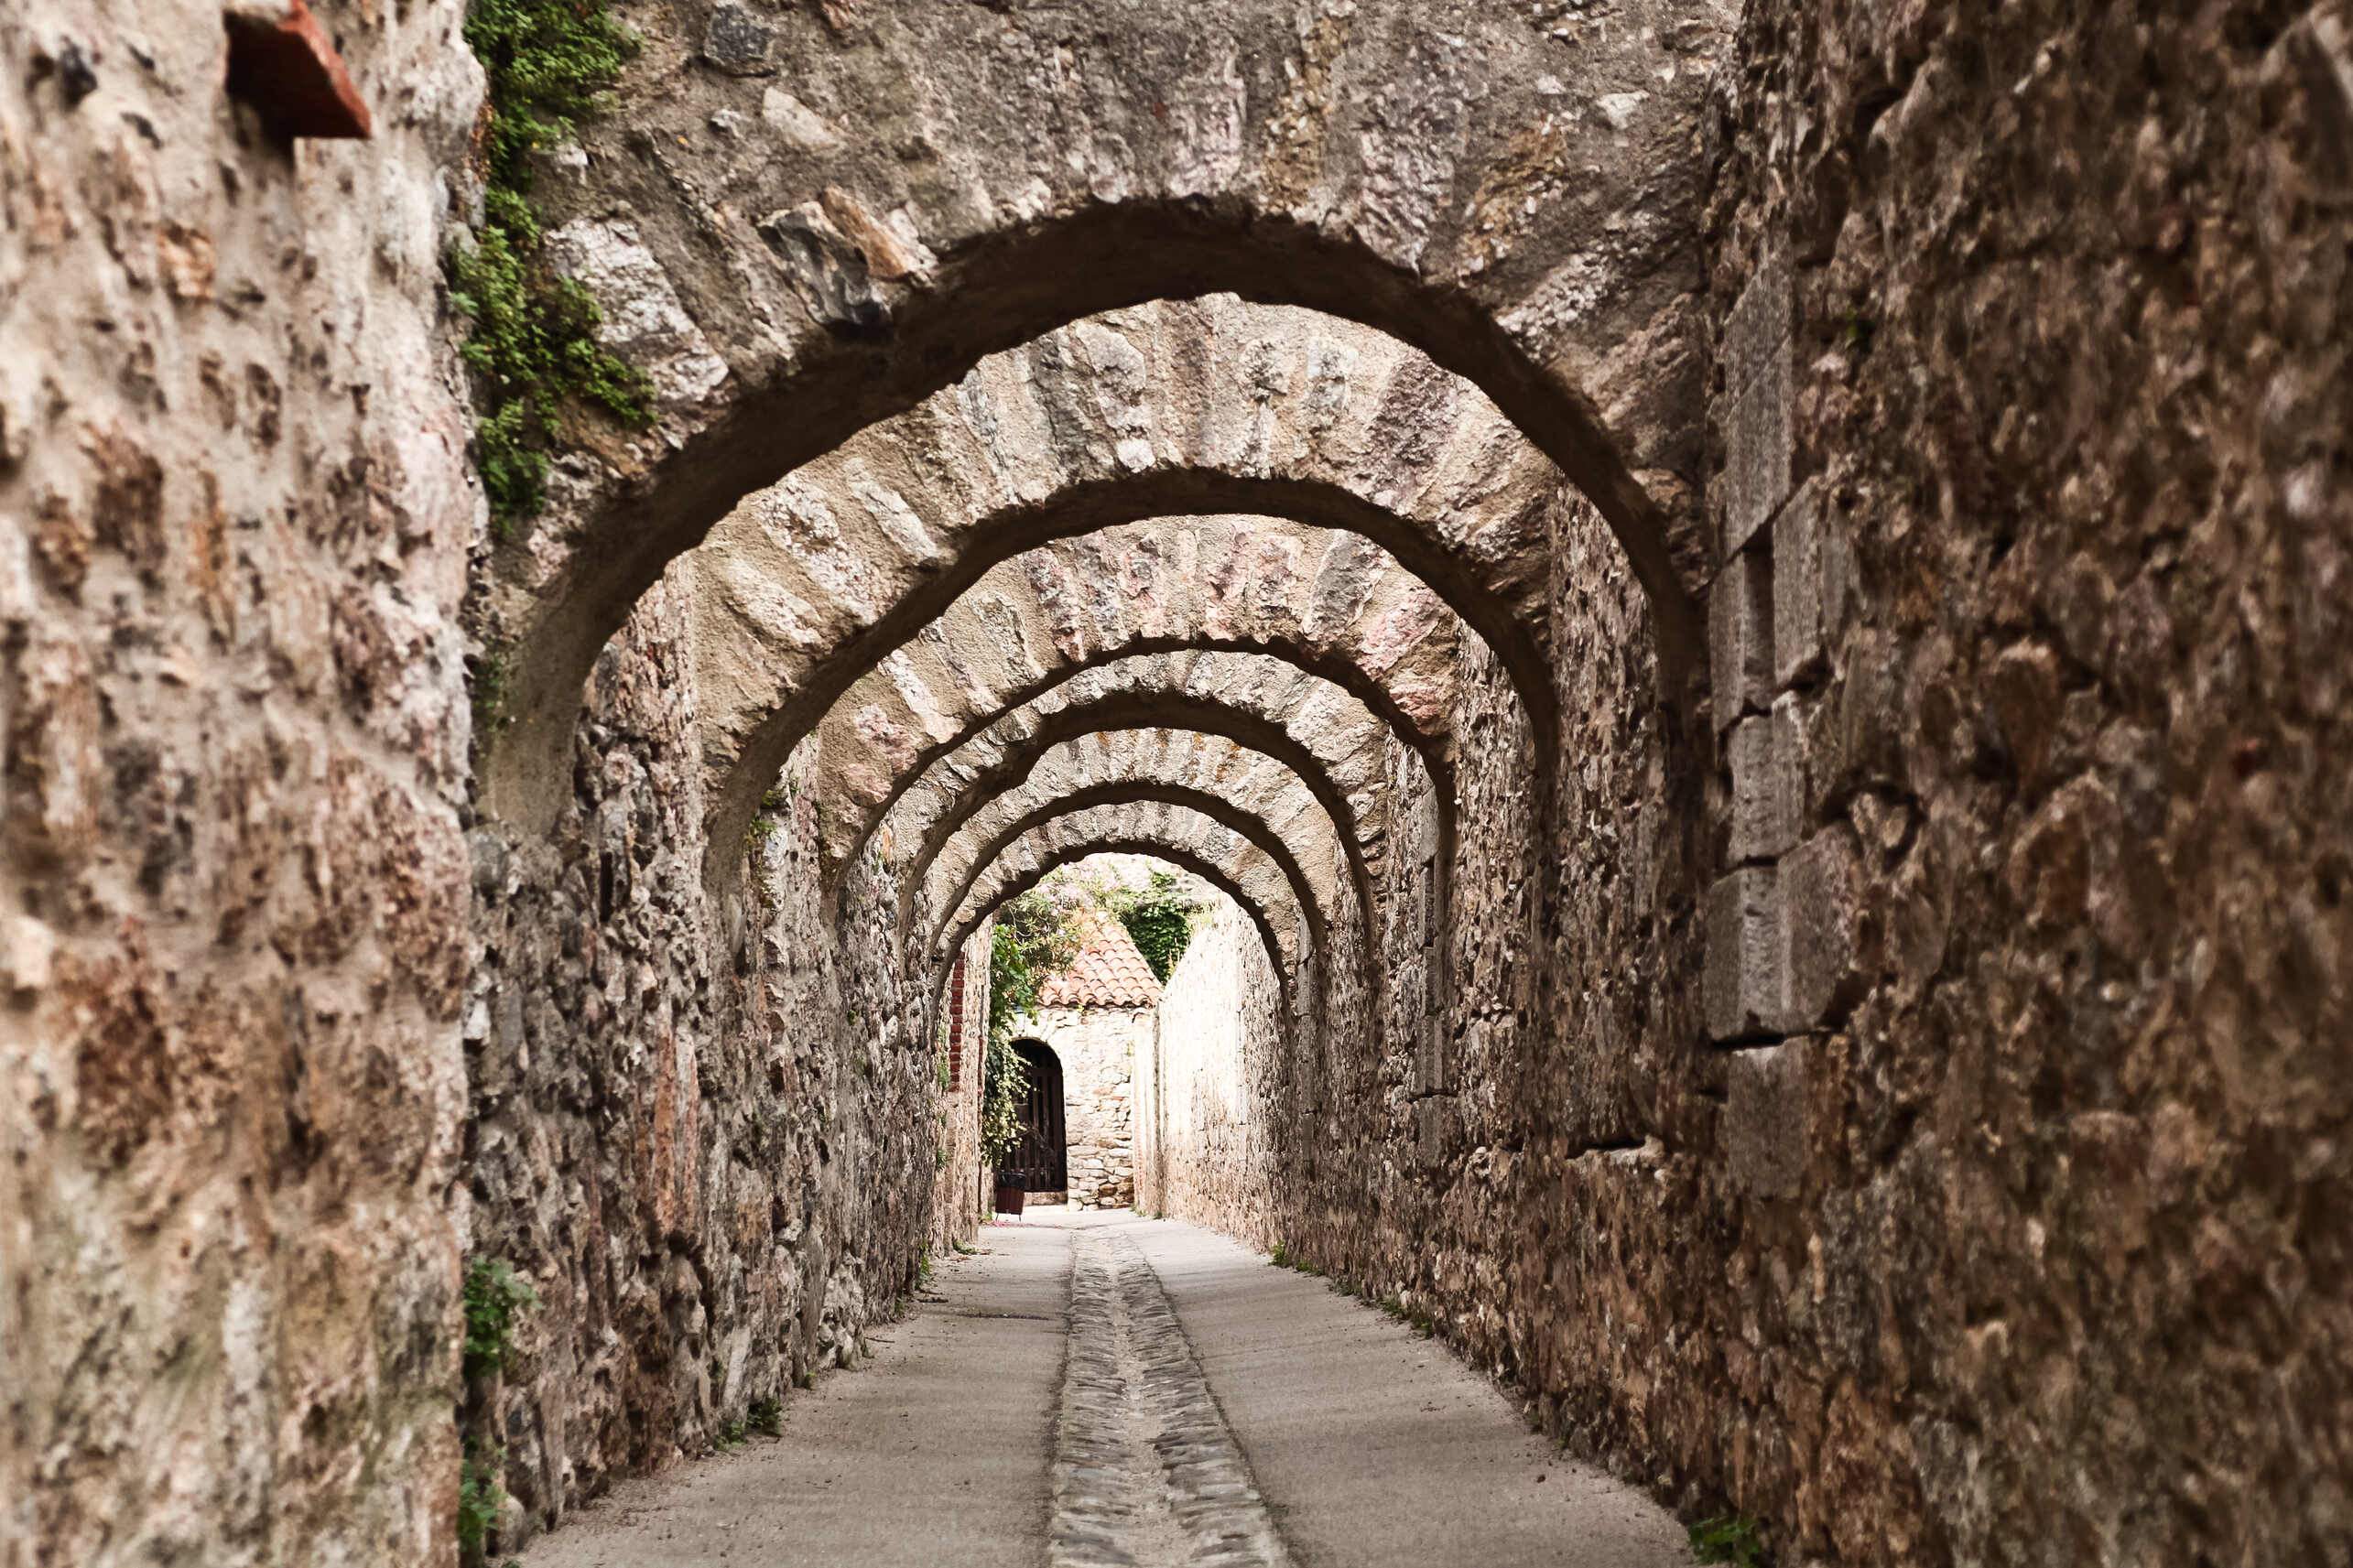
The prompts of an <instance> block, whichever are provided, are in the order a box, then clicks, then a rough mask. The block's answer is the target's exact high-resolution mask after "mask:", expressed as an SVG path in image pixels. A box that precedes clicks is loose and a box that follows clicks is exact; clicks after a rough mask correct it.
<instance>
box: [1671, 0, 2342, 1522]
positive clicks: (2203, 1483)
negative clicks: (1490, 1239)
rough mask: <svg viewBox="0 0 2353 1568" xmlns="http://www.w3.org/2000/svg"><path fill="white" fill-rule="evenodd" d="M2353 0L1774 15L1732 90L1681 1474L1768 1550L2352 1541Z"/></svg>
mask: <svg viewBox="0 0 2353 1568" xmlns="http://www.w3.org/2000/svg"><path fill="white" fill-rule="evenodd" d="M2348 20H2353V19H2349V18H2348V12H2347V10H2346V8H2345V7H2344V6H2343V5H2341V4H2332V5H2310V6H2308V5H2272V6H2256V5H2232V6H2223V7H2211V8H2207V9H2205V10H2200V11H2195V12H2192V11H2181V12H2173V13H2167V14H2165V15H2163V16H2155V15H2140V14H2131V13H2126V12H2118V11H2110V10H2103V9H2100V8H2092V9H2089V10H2087V9H2085V8H2083V7H2078V6H2070V5H2056V4H2047V3H2045V4H2031V5H2022V6H2011V7H2006V8H2004V9H2003V10H2002V12H2001V14H2000V16H1998V17H1990V16H1984V15H1981V14H1979V13H1977V12H1975V11H1968V10H1965V9H1964V8H1962V7H1959V6H1956V5H1926V6H1921V7H1916V8H1914V9H1912V10H1908V11H1904V12H1901V13H1892V12H1891V13H1872V12H1865V11H1856V12H1852V13H1849V12H1843V11H1831V12H1827V13H1826V12H1823V11H1821V10H1819V9H1818V8H1816V7H1813V6H1795V5H1785V4H1764V5H1757V6H1754V7H1752V8H1751V14H1750V16H1749V19H1748V23H1747V26H1746V27H1745V29H1744V33H1743V36H1742V38H1741V39H1740V53H1739V56H1738V59H1737V64H1736V66H1735V67H1734V68H1733V69H1731V70H1730V71H1729V73H1728V74H1727V75H1726V77H1725V78H1724V80H1723V81H1722V82H1721V83H1720V91H1719V105H1720V109H1719V116H1718V120H1717V124H1716V126H1715V128H1714V136H1715V146H1716V152H1715V154H1714V157H1715V160H1716V163H1717V174H1716V178H1715V190H1716V196H1715V201H1714V207H1713V211H1712V220H1711V227H1712V234H1711V241H1712V243H1711V250H1712V254H1713V260H1714V268H1715V271H1714V277H1713V280H1712V284H1711V293H1712V296H1713V297H1714V299H1715V301H1716V306H1717V308H1716V317H1717V320H1716V332H1717V336H1718V341H1719V350H1718V352H1717V354H1716V356H1715V357H1716V362H1717V367H1718V377H1717V385H1716V388H1715V394H1716V415H1715V418H1716V423H1717V425H1718V427H1719V438H1718V439H1719V445H1720V447H1721V448H1722V449H1723V451H1724V453H1725V468H1724V470H1723V471H1722V472H1721V473H1720V474H1719V476H1718V479H1717V481H1716V482H1715V483H1714V484H1713V485H1712V486H1711V497H1712V498H1713V499H1712V500H1711V511H1712V512H1713V513H1714V514H1715V517H1716V521H1717V522H1718V524H1719V548H1720V549H1721V550H1722V551H1723V552H1725V553H1726V557H1727V558H1726V563H1725V567H1724V576H1723V578H1722V579H1720V581H1719V590H1718V596H1719V600H1721V601H1722V602H1721V604H1720V605H1719V611H1721V612H1723V613H1724V614H1725V615H1726V617H1727V621H1726V627H1725V629H1726V631H1727V634H1728V637H1729V639H1730V642H1731V643H1732V644H1733V646H1732V649H1731V650H1730V652H1731V653H1732V654H1733V657H1732V659H1731V662H1732V663H1733V664H1734V665H1736V666H1737V668H1738V671H1739V676H1738V679H1737V681H1736V682H1735V683H1732V684H1734V685H1736V686H1737V696H1738V697H1739V699H1740V703H1739V706H1740V708H1742V709H1744V710H1745V711H1746V712H1748V713H1749V714H1750V715H1751V716H1752V717H1751V718H1749V719H1743V720H1742V722H1741V724H1740V727H1739V728H1738V729H1736V730H1732V731H1731V734H1732V737H1733V740H1732V743H1731V745H1730V747H1729V748H1728V750H1729V752H1730V762H1731V786H1732V790H1731V794H1732V804H1733V807H1734V810H1733V813H1732V822H1731V828H1730V839H1731V845H1730V849H1729V850H1728V857H1727V858H1728V860H1730V861H1735V862H1740V861H1745V862H1747V863H1748V865H1749V866H1751V867H1752V868H1754V869H1753V870H1751V871H1746V872H1741V873H1735V874H1736V875H1739V876H1740V877H1742V879H1743V881H1742V882H1741V884H1740V886H1739V887H1738V889H1737V890H1736V891H1735V892H1732V893H1730V894H1727V893H1726V892H1724V891H1723V885H1722V884H1720V883H1719V888H1718V891H1717V892H1715V893H1713V894H1711V904H1712V903H1718V902H1719V901H1722V902H1729V903H1739V904H1740V905H1741V906H1743V918H1742V921H1741V924H1742V925H1746V926H1747V927H1748V928H1749V929H1750V930H1751V932H1752V933H1753V932H1755V931H1757V930H1758V929H1759V928H1760V927H1761V928H1762V930H1763V931H1764V932H1766V933H1768V934H1771V933H1773V931H1774V929H1775V926H1776V925H1778V935H1777V936H1776V937H1775V938H1774V942H1775V946H1774V948H1773V951H1772V952H1770V953H1769V954H1766V955H1764V957H1767V958H1769V959H1770V961H1769V962H1763V963H1760V962H1759V961H1758V959H1759V955H1758V954H1757V953H1756V952H1755V951H1754V944H1753V943H1751V944H1749V945H1748V946H1749V961H1748V962H1746V963H1743V962H1740V961H1739V959H1738V958H1737V957H1736V956H1735V954H1734V952H1733V951H1732V950H1733V949H1735V948H1738V947H1740V946H1741V945H1740V944H1739V943H1736V942H1734V941H1733V940H1732V939H1731V938H1730V935H1729V934H1727V933H1726V932H1724V931H1723V930H1722V929H1721V928H1720V927H1719V928H1718V929H1711V933H1710V937H1711V944H1713V946H1714V951H1712V952H1711V960H1710V968H1711V971H1712V972H1713V973H1715V974H1716V975H1717V976H1719V977H1720V978H1721V979H1720V980H1719V983H1717V984H1714V985H1711V988H1710V993H1709V998H1708V1010H1709V1012H1710V1014H1711V1021H1710V1022H1711V1032H1712V1033H1719V1034H1730V1035H1731V1036H1733V1037H1734V1038H1735V1039H1736V1040H1737V1041H1738V1042H1740V1043H1741V1044H1746V1043H1747V1042H1749V1041H1751V1040H1756V1039H1762V1038H1767V1037H1770V1036H1774V1035H1783V1036H1786V1037H1787V1039H1786V1040H1785V1041H1784V1043H1783V1044H1778V1045H1767V1046H1764V1047H1762V1048H1760V1049H1743V1050H1740V1051H1738V1052H1736V1053H1734V1054H1733V1056H1732V1058H1731V1062H1730V1083H1729V1086H1728V1087H1729V1097H1730V1098H1729V1101H1728V1105H1727V1108H1726V1113H1725V1118H1724V1123H1725V1137H1724V1139H1723V1141H1722V1149H1723V1162H1724V1165H1725V1167H1726V1172H1725V1179H1726V1180H1727V1181H1729V1182H1730V1184H1731V1185H1732V1187H1733V1189H1734V1191H1735V1193H1736V1194H1737V1195H1738V1197H1739V1202H1738V1205H1737V1206H1733V1205H1731V1204H1729V1203H1728V1204H1727V1205H1726V1207H1727V1209H1728V1210H1730V1212H1731V1213H1733V1214H1735V1215H1737V1217H1738V1222H1739V1227H1738V1230H1737V1232H1735V1233H1733V1234H1735V1235H1736V1236H1737V1242H1736V1249H1735V1251H1734V1253H1733V1262H1734V1267H1733V1271H1732V1272H1731V1274H1730V1280H1729V1281H1728V1282H1729V1283H1730V1285H1731V1286H1732V1289H1733V1292H1734V1294H1735V1295H1736V1296H1737V1298H1738V1302H1739V1305H1738V1309H1737V1310H1738V1313H1739V1318H1740V1323H1741V1325H1742V1328H1743V1333H1742V1335H1741V1336H1740V1344H1739V1346H1738V1347H1737V1349H1735V1348H1734V1347H1728V1353H1727V1357H1726V1369H1727V1372H1728V1373H1729V1374H1730V1377H1731V1381H1732V1384H1733V1387H1735V1388H1736V1389H1737V1390H1738V1391H1739V1393H1740V1398H1741V1400H1742V1401H1743V1402H1744V1403H1746V1404H1748V1405H1750V1406H1751V1408H1753V1409H1755V1410H1757V1411H1760V1412H1773V1411H1779V1412H1782V1413H1781V1415H1780V1416H1779V1417H1778V1418H1777V1419H1776V1420H1775V1421H1773V1422H1770V1423H1768V1424H1765V1425H1762V1426H1761V1427H1760V1428H1759V1431H1758V1434H1757V1437H1756V1439H1755V1440H1754V1441H1753V1444H1752V1446H1751V1449H1750V1450H1749V1451H1748V1452H1746V1453H1743V1454H1736V1455H1733V1456H1732V1457H1734V1458H1736V1459H1737V1461H1738V1462H1737V1463H1732V1464H1728V1465H1726V1466H1725V1467H1724V1472H1723V1473H1724V1475H1725V1477H1726V1481H1727V1483H1728V1487H1729V1489H1730V1491H1732V1492H1733V1493H1734V1495H1736V1496H1737V1497H1738V1498H1740V1501H1741V1502H1742V1503H1743V1504H1744V1505H1746V1506H1749V1507H1751V1508H1752V1509H1756V1510H1758V1511H1761V1512H1764V1513H1767V1514H1770V1515H1771V1516H1773V1517H1774V1518H1776V1519H1780V1520H1783V1521H1784V1522H1785V1523H1786V1524H1787V1525H1788V1526H1790V1527H1791V1528H1792V1530H1793V1533H1794V1535H1795V1539H1796V1540H1798V1541H1802V1542H1803V1544H1804V1545H1805V1548H1806V1549H1807V1550H1813V1551H1831V1550H1835V1551H1837V1552H1839V1553H1841V1554H1842V1555H1845V1556H1849V1557H1851V1558H1854V1559H1858V1560H1862V1559H1869V1558H1872V1557H1877V1556H1904V1555H1910V1556H1913V1557H1914V1558H1916V1559H1919V1560H1923V1561H1929V1562H1937V1561H1944V1560H1947V1559H1950V1560H1957V1561H2001V1562H2019V1563H2061V1562H2081V1561H2085V1560H2087V1559H2089V1558H2095V1557H2105V1558H2107V1559H2109V1560H2111V1561H2118V1562H2163V1561H2196V1560H2201V1559H2204V1560H2208V1561H2217V1562H2280V1561H2292V1560H2297V1559H2299V1558H2314V1557H2316V1558H2319V1559H2321V1560H2326V1557H2327V1555H2328V1554H2329V1553H2330V1552H2336V1553H2337V1554H2338V1555H2340V1556H2341V1554H2342V1552H2343V1550H2344V1542H2345V1541H2347V1540H2348V1538H2353V1495H2349V1494H2348V1489H2347V1487H2346V1486H2345V1484H2344V1481H2343V1477H2345V1476H2348V1474H2353V1393H2348V1390H2353V1289H2348V1284H2353V1242H2348V1234H2353V1233H2348V1227H2346V1226H2345V1224H2344V1223H2343V1219H2342V1217H2343V1216H2344V1215H2346V1214H2347V1213H2348V1212H2353V1139H2348V1097H2347V1095H2346V1092H2345V1085H2346V1083H2347V1081H2348V1075H2347V1067H2348V1055H2347V1042H2348V1039H2353V1030H2348V1022H2353V1018H2348V962H2353V907H2348V901H2347V899H2346V896H2345V885H2344V884H2345V881H2346V873H2347V869H2348V866H2353V818H2348V816H2347V814H2346V812H2345V811H2344V810H2343V808H2342V801H2341V793H2342V792H2341V780H2340V778H2339V776H2338V775H2339V773H2340V772H2341V762H2342V759H2343V758H2344V757H2345V756H2346V755H2347V754H2348V752H2347V744H2348V733H2347V725H2348V713H2353V708H2348V695H2353V694H2349V693H2348V675H2353V638H2348V615H2349V614H2353V611H2348V605H2353V599H2348V595H2347V593H2346V583H2347V580H2348V578H2347V572H2348V555H2347V552H2348V540H2353V486H2348V483H2347V477H2348V431H2353V379H2348V367H2347V362H2346V345H2347V343H2348V325H2353V285H2349V284H2348V269H2353V259H2348V258H2353V244H2348V237H2353V207H2348V197H2353V168H2349V167H2348V162H2347V160H2346V157H2345V151H2344V149H2345V148H2346V146H2348V130H2349V129H2353V35H2349V34H2348ZM1801 105H1803V108H1802V110H1801V108H1800V106H1801ZM1801 115H1802V116H1803V128H1801V124H1800V117H1801ZM1743 583H1745V587H1743V586H1740V585H1742V584H1743ZM1734 611H1738V613H1737V614H1735V613H1733V612H1734ZM1768 654H1770V657H1769V658H1768V656H1767V655H1768ZM1727 684H1728V683H1727V682H1726V681H1725V680H1724V679H1723V678H1722V677H1719V681H1718V686H1719V699H1722V700H1721V705H1720V706H1719V714H1718V719H1719V723H1722V722H1723V721H1724V720H1725V719H1727V718H1729V717H1730V710H1731V706H1732V705H1731V702H1730V698H1731V697H1732V696H1733V695H1734V693H1732V692H1730V691H1728V690H1726V689H1725V687H1726V686H1727ZM1758 719H1763V720H1764V730H1763V732H1762V735H1760V734H1759V733H1758V731H1757V729H1756V725H1757V722H1758ZM1744 771H1745V772H1746V773H1747V774H1748V776H1746V777H1744ZM1752 781H1753V782H1752ZM1713 914H1714V911H1713V910H1712V909H1711V916H1712V915H1713ZM1760 977H1762V978H1763V979H1765V983H1764V984H1763V985H1762V987H1759V986H1758V984H1757V983H1756V982H1757V981H1758V979H1760ZM1733 979H1737V981H1738V984H1737V986H1734V985H1733V984H1732V983H1731V982H1732V981H1733ZM1760 992H1761V993H1762V994H1760ZM1728 993H1730V994H1728ZM1760 1000H1762V1001H1764V1002H1769V1003H1770V1002H1777V1003H1778V1004H1779V1009H1780V1011H1779V1014H1778V1016H1767V1017H1764V1018H1762V1019H1756V1020H1753V1021H1751V1020H1750V1019H1746V1018H1741V1017H1737V1016H1728V1015H1729V1014H1733V1013H1737V1012H1739V1011H1741V1010H1743V1009H1746V1008H1748V1007H1750V1006H1751V1004H1752V1003H1754V1002H1757V1001H1760Z"/></svg>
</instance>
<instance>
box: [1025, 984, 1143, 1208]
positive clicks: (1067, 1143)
mask: <svg viewBox="0 0 2353 1568" xmlns="http://www.w3.org/2000/svg"><path fill="white" fill-rule="evenodd" d="M1152 1031H1153V1010H1152V1009H1150V1008H1135V1009H1127V1008H1111V1007H1048V1008H1041V1009H1040V1010H1039V1011H1037V1012H1036V1014H1035V1015H1034V1016H1031V1017H1029V1018H1025V1019H1024V1020H1023V1021H1022V1022H1021V1026H1020V1030H1019V1033H1021V1034H1022V1035H1024V1036H1025V1037H1027V1038H1031V1039H1036V1040H1042V1041H1044V1042H1045V1043H1046V1044H1047V1045H1048V1046H1050V1047H1052V1048H1053V1051H1054V1054H1055V1056H1056V1057H1057V1059H1058V1060H1059V1061H1060V1062H1061V1064H1062V1104H1063V1147H1064V1150H1065V1157H1066V1158H1067V1160H1068V1163H1069V1183H1070V1185H1069V1189H1068V1190H1069V1195H1070V1202H1071V1203H1072V1204H1073V1205H1074V1206H1078V1207H1080V1208H1125V1207H1127V1206H1129V1205H1130V1204H1132V1203H1133V1202H1134V1201H1135V1072H1136V1063H1137V1060H1138V1055H1139V1052H1140V1050H1142V1049H1144V1048H1145V1047H1146V1043H1147V1042H1149V1041H1150V1040H1151V1038H1152Z"/></svg>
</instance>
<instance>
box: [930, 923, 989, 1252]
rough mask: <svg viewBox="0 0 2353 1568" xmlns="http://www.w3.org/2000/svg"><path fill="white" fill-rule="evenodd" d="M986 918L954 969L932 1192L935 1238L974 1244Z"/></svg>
mask: <svg viewBox="0 0 2353 1568" xmlns="http://www.w3.org/2000/svg"><path fill="white" fill-rule="evenodd" d="M991 929H992V928H991V926H990V925H989V924H988V923H986V922H983V923H982V924H981V928H980V930H979V931H978V932H976V933H975V934H974V935H972V936H971V937H970V938H969V939H968V940H967V941H966V942H965V944H964V961H963V964H962V966H961V967H960V968H952V969H951V971H950V974H949V985H948V993H947V1000H946V1001H945V1003H944V1005H943V1007H942V1014H943V1016H942V1017H941V1019H940V1021H939V1022H938V1025H937V1033H938V1039H939V1047H938V1062H937V1064H936V1071H937V1073H938V1077H939V1079H940V1082H941V1084H942V1086H943V1087H942V1089H941V1092H940V1095H939V1099H938V1107H937V1111H936V1114H935V1117H934V1120H935V1121H936V1123H937V1125H938V1129H939V1131H938V1146H937V1151H936V1152H935V1155H934V1159H935V1161H936V1162H937V1164H938V1178H937V1179H936V1180H935V1181H934V1182H933V1184H932V1193H931V1244H932V1246H933V1247H934V1248H949V1247H954V1246H956V1245H958V1244H962V1245H965V1246H970V1245H971V1244H972V1242H973V1241H974V1240H976V1239H977V1238H979V1236H980V1233H981V1064H982V1063H983V1061H984V1060H985V1059H986V1057H987V1055H988V1045H989V946H990V932H991Z"/></svg>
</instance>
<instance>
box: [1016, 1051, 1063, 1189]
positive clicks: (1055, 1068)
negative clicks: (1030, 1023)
mask: <svg viewBox="0 0 2353 1568" xmlns="http://www.w3.org/2000/svg"><path fill="white" fill-rule="evenodd" d="M1014 1054H1015V1055H1017V1056H1019V1057H1020V1058H1021V1065H1022V1076H1023V1077H1024V1078H1025V1079H1026V1080H1027V1083H1028V1087H1026V1088H1025V1089H1024V1090H1023V1092H1022V1103H1021V1139H1020V1141H1018V1142H1016V1143H1015V1144H1014V1152H1013V1156H1012V1158H1011V1160H1010V1161H1009V1162H1007V1164H1006V1166H1005V1169H1004V1174H1006V1175H1008V1176H1018V1177H1020V1178H1021V1184H1022V1185H1023V1187H1025V1189H1026V1190H1028V1191H1029V1192H1030V1193H1032V1194H1033V1195H1038V1196H1045V1195H1052V1196H1054V1197H1057V1198H1058V1197H1060V1196H1061V1195H1062V1194H1063V1193H1064V1192H1065V1191H1067V1190H1068V1187H1069V1185H1070V1167H1069V1155H1068V1141H1067V1139H1066V1135H1065V1133H1064V1130H1063V1121H1062V1061H1061V1058H1059V1057H1058V1056H1057V1055H1055V1054H1054V1053H1053V1052H1052V1051H1051V1050H1050V1049H1048V1048H1047V1047H1046V1045H1045V1044H1043V1043H1041V1042H1039V1041H1036V1040H1016V1041H1014Z"/></svg>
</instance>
